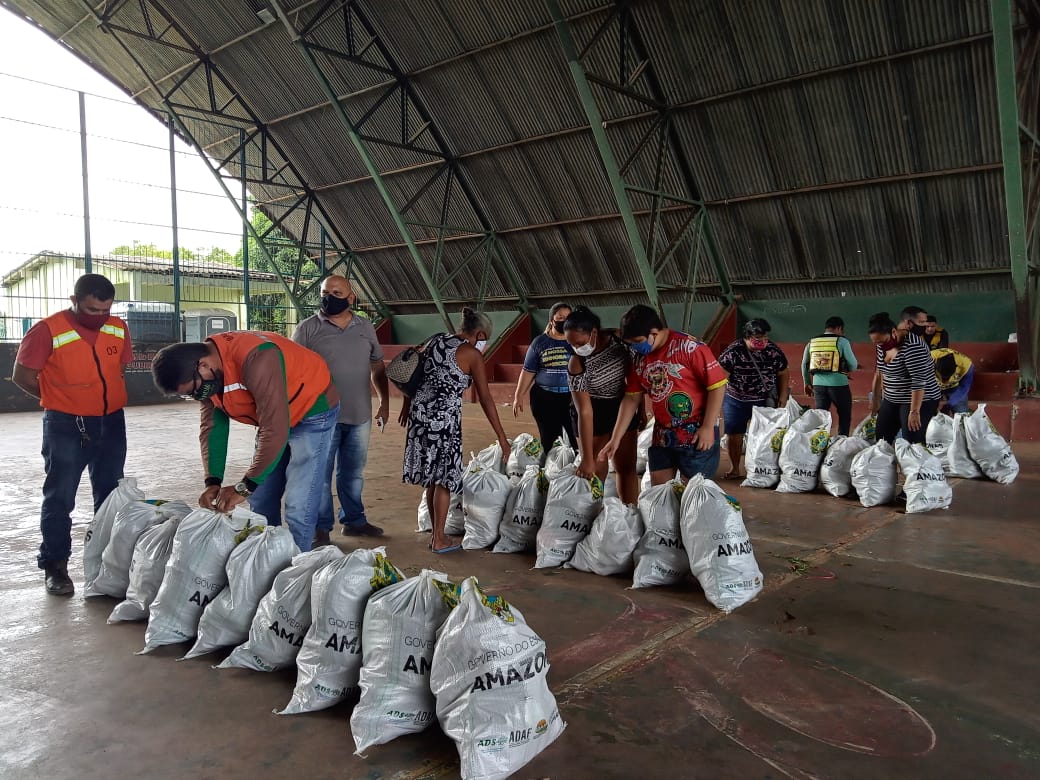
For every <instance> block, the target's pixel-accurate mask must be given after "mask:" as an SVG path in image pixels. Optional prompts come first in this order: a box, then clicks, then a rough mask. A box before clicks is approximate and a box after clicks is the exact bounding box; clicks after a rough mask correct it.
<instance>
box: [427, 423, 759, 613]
mask: <svg viewBox="0 0 1040 780" xmlns="http://www.w3.org/2000/svg"><path fill="white" fill-rule="evenodd" d="M525 437H526V438H525ZM529 438H530V435H529V434H521V435H520V436H518V437H517V438H516V440H514V441H513V442H512V450H513V452H512V453H511V454H510V456H509V458H508V461H507V463H508V465H507V470H511V469H513V466H514V464H519V463H521V462H522V458H516V457H514V456H515V454H516V453H517V451H520V452H523V451H524V450H525V449H527V450H533V449H534V448H532V447H531V445H530V442H529V441H528V439H529ZM538 454H540V452H539V453H538ZM574 459H575V453H574V450H573V449H572V448H571V447H570V446H568V445H567V444H564V443H557V445H556V446H555V447H554V448H553V449H552V450H551V451H550V453H549V457H548V458H547V459H546V465H545V468H544V469H541V468H539V466H538V460H537V455H535V456H534V460H533V462H528V463H525V464H523V465H524V471H523V472H522V474H521V475H520V476H519V477H517V475H516V473H515V471H514V474H513V476H512V477H511V476H508V475H507V474H505V473H502V472H501V471H500V470H499V466H500V464H501V463H502V452H501V449H500V448H499V446H498V444H497V443H496V444H493V445H491V446H490V447H488V448H486V449H485V450H482V451H481V452H480V453H479V454H477V455H475V456H474V457H473V460H472V461H471V462H470V464H469V466H468V467H467V469H466V473H465V474H464V475H463V478H462V494H461V495H459V496H453V497H452V500H451V508H450V511H449V517H448V521H447V523H446V524H445V529H446V531H447V533H449V534H463V539H462V546H463V548H465V549H468V550H483V549H487V548H488V547H492V545H494V547H493V548H492V551H493V552H496V553H516V552H527V551H530V550H534V551H535V554H536V557H535V568H549V567H555V566H565V567H566V568H572V569H579V570H581V571H588V572H592V573H595V574H600V575H604V576H608V575H613V574H625V573H627V572H629V571H632V572H633V576H632V587H634V588H643V587H649V586H654V585H675V584H679V583H681V582H683V581H684V580H685V579H686V577H687V576H688V575H689V574H691V573H692V574H693V575H694V576H695V577H696V578H697V580H698V582H700V584H701V587H702V588H703V589H704V594H705V596H706V597H707V598H708V600H709V601H710V602H711V603H712V604H714V605H715V606H716V607H718V608H719V609H722V610H724V611H726V612H730V611H731V610H733V609H736V608H737V607H739V606H740V605H742V604H744V603H746V602H748V601H750V600H751V599H753V598H754V597H755V596H757V595H758V593H759V592H760V591H761V590H762V572H761V570H760V569H759V567H758V563H757V561H756V560H755V555H754V551H753V549H752V544H751V539H750V537H749V535H748V532H747V528H746V527H745V525H744V518H743V514H742V512H741V508H740V504H739V503H738V502H737V501H736V500H735V499H734V498H732V497H731V496H728V495H726V493H725V491H723V490H722V489H721V488H720V487H719V486H718V485H717V484H716V483H714V482H712V481H711V480H708V479H704V478H703V477H701V476H696V477H694V478H693V479H691V480H690V481H689V483H688V484H687V485H686V486H685V488H684V486H683V484H682V483H681V482H679V481H677V480H676V481H671V482H668V483H666V484H663V485H657V486H655V487H647V488H645V489H644V490H643V491H642V492H641V493H640V496H639V504H638V506H632V505H625V504H623V503H622V502H621V500H620V499H619V498H617V496H616V495H605V494H604V490H603V486H602V483H601V482H600V480H599V479H597V478H593V479H584V478H582V477H579V476H578V475H577V474H576V473H575V464H574ZM611 481H612V479H611V478H608V485H609V484H610V482H611ZM418 515H419V519H418V523H419V530H428V529H429V512H428V509H427V507H426V501H425V496H423V497H422V498H421V499H420V501H419V512H418Z"/></svg>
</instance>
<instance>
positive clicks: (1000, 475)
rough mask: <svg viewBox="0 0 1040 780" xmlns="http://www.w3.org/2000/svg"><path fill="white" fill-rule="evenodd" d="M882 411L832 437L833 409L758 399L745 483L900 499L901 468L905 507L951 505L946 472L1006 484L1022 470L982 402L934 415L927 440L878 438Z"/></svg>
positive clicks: (868, 500) (867, 501)
mask: <svg viewBox="0 0 1040 780" xmlns="http://www.w3.org/2000/svg"><path fill="white" fill-rule="evenodd" d="M875 424H876V418H874V417H868V418H866V419H865V420H863V421H862V422H861V423H860V424H859V425H857V426H856V428H855V429H854V430H853V431H852V435H851V436H838V437H836V438H834V439H833V440H832V439H830V436H829V431H830V428H831V416H830V413H829V412H825V411H821V410H817V409H811V410H808V411H803V410H802V407H801V406H799V405H798V403H797V402H795V401H789V402H788V404H787V406H786V407H783V408H780V409H768V408H758V407H756V408H755V409H754V411H753V414H752V419H751V424H750V425H749V426H748V432H747V437H746V439H745V446H746V455H745V464H746V469H747V478H746V479H745V480H744V482H743V483H742V484H743V485H744V486H745V487H757V488H775V489H776V490H777V492H780V493H805V492H809V491H812V490H815V489H816V488H817V486H819V487H822V488H823V489H824V490H825V491H826V492H828V493H830V494H831V495H833V496H846V495H852V494H853V493H854V494H855V495H856V496H857V497H858V498H859V501H860V503H861V504H862V505H863V506H866V507H871V506H879V505H882V504H888V503H891V502H892V501H894V500H895V498H896V495H897V493H898V491H899V481H900V474H902V489H903V492H904V494H905V495H906V511H907V512H908V513H910V512H927V511H929V510H931V509H946V508H948V507H949V506H950V503H951V501H952V499H953V490H952V488H951V487H950V484H949V482H948V481H947V478H948V477H962V478H969V479H974V478H981V477H984V476H985V477H988V478H990V479H992V480H995V481H997V482H1000V483H1002V484H1008V483H1010V482H1012V481H1013V480H1014V479H1015V477H1016V476H1017V475H1018V462H1017V461H1016V459H1015V456H1014V453H1012V451H1011V446H1010V445H1009V444H1008V443H1007V441H1005V439H1004V438H1003V437H1002V436H1001V435H1000V433H999V432H998V431H997V429H996V428H995V427H994V426H993V424H992V422H990V419H989V417H987V415H986V405H985V404H980V405H979V407H978V408H977V409H976V410H975V411H974V412H971V413H966V414H956V415H954V416H953V417H949V416H947V415H943V414H939V415H936V416H935V417H934V418H932V420H931V422H930V423H929V425H928V429H927V431H926V435H925V441H926V444H924V445H920V444H909V443H908V442H906V441H905V440H903V439H896V442H895V446H894V447H893V446H892V445H891V444H888V443H887V442H884V441H880V442H879V441H875V430H874V429H875Z"/></svg>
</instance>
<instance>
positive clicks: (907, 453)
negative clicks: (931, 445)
mask: <svg viewBox="0 0 1040 780" xmlns="http://www.w3.org/2000/svg"><path fill="white" fill-rule="evenodd" d="M896 457H897V458H899V470H900V471H902V472H903V492H904V493H906V513H907V514H911V513H913V512H927V511H929V510H930V509H947V508H948V507H949V506H950V502H951V501H952V500H953V488H951V487H950V484H949V483H948V482H947V481H946V474H944V473H943V469H942V463H941V462H940V461H939V459H938V458H937V457H935V456H934V455H932V453H930V452H929V451H928V450H927V449H926V448H925V447H923V446H921V445H920V444H910V443H909V442H908V441H906V440H905V439H896Z"/></svg>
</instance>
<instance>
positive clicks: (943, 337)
mask: <svg viewBox="0 0 1040 780" xmlns="http://www.w3.org/2000/svg"><path fill="white" fill-rule="evenodd" d="M924 340H925V341H927V342H928V348H929V349H946V348H947V347H948V346H950V332H949V331H948V330H946V328H944V327H942V326H941V325H940V324H939V321H938V320H937V319H936V318H935V315H934V314H929V315H928V322H927V324H926V325H925V326H924Z"/></svg>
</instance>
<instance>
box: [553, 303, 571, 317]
mask: <svg viewBox="0 0 1040 780" xmlns="http://www.w3.org/2000/svg"><path fill="white" fill-rule="evenodd" d="M560 309H571V310H572V311H573V310H574V307H573V306H571V305H570V304H569V303H567V301H557V302H556V303H554V304H553V305H552V306H550V307H549V319H550V320H551V319H552V318H553V317H555V316H556V312H558V311H559V310H560Z"/></svg>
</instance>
